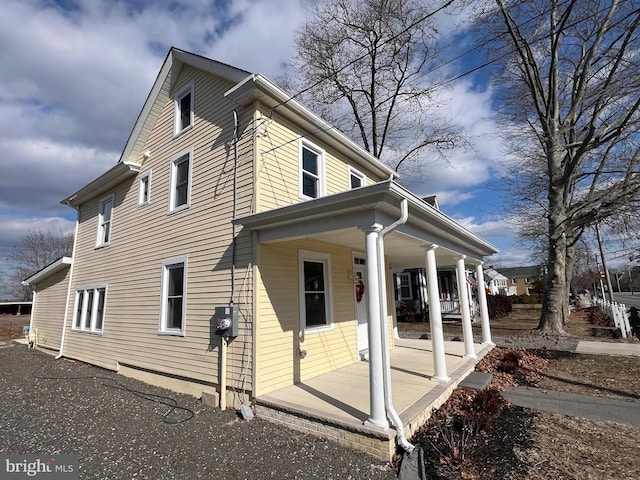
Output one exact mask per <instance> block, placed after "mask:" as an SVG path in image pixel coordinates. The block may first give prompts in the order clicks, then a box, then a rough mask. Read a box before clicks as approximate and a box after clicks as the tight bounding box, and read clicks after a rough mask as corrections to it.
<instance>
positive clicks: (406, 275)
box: [396, 272, 413, 300]
mask: <svg viewBox="0 0 640 480" xmlns="http://www.w3.org/2000/svg"><path fill="white" fill-rule="evenodd" d="M396 278H397V279H398V285H397V288H398V300H413V285H412V282H411V272H400V273H396ZM403 278H406V279H407V280H408V283H407V285H406V287H407V288H409V296H408V297H404V296H403V295H402V287H403V285H402V279H403Z"/></svg>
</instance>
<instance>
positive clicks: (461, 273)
mask: <svg viewBox="0 0 640 480" xmlns="http://www.w3.org/2000/svg"><path fill="white" fill-rule="evenodd" d="M465 258H467V257H466V256H465V255H462V256H461V257H460V258H458V261H457V262H456V278H457V280H458V299H459V300H460V315H461V316H462V339H463V340H464V356H465V357H466V358H476V352H475V350H474V348H473V329H472V328H471V311H470V309H469V289H468V288H467V272H466V268H465V265H464V259H465Z"/></svg>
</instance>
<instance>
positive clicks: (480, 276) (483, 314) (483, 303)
mask: <svg viewBox="0 0 640 480" xmlns="http://www.w3.org/2000/svg"><path fill="white" fill-rule="evenodd" d="M476 280H477V281H478V301H479V302H480V320H481V322H482V343H487V344H489V345H493V342H492V341H491V327H490V326H489V309H488V308H487V290H486V288H485V286H484V270H483V269H482V262H480V263H479V264H478V265H476Z"/></svg>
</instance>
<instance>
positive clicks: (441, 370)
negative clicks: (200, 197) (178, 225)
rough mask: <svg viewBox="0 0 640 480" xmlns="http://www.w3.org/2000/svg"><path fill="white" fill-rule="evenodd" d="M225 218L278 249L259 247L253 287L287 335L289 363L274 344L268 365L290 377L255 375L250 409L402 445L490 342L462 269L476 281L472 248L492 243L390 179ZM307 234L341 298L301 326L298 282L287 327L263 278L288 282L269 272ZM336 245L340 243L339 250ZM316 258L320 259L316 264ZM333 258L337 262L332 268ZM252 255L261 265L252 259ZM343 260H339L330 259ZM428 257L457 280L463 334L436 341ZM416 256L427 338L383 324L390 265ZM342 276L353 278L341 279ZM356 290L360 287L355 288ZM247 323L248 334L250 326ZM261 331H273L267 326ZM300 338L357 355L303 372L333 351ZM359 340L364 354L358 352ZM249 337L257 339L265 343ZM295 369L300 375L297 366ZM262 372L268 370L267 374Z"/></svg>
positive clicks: (435, 297)
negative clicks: (476, 338)
mask: <svg viewBox="0 0 640 480" xmlns="http://www.w3.org/2000/svg"><path fill="white" fill-rule="evenodd" d="M234 221H235V222H236V223H237V224H240V225H242V226H243V227H244V228H247V229H249V230H251V231H252V232H254V238H255V242H256V244H257V245H259V246H260V247H261V248H262V247H264V251H265V252H267V251H268V250H273V249H277V248H279V249H280V250H281V254H280V255H279V256H276V255H264V256H262V255H260V254H259V255H258V260H257V267H258V268H259V269H260V273H261V279H262V280H264V283H263V285H264V289H265V292H266V295H263V296H262V298H265V299H267V298H268V299H270V300H271V302H272V305H273V302H274V301H275V302H277V303H276V304H275V308H272V309H270V313H271V312H272V311H273V312H276V313H275V316H276V317H277V318H278V324H277V325H276V328H278V329H279V330H280V333H281V334H283V335H291V338H292V339H293V345H292V346H293V351H294V357H293V358H292V363H293V368H289V365H288V364H286V363H284V362H283V361H282V360H283V359H284V358H285V357H283V356H282V355H280V356H278V357H276V356H275V355H274V356H272V357H271V358H273V359H274V360H279V361H280V363H279V364H278V366H277V367H274V366H273V365H270V368H271V370H272V371H278V372H282V373H283V374H286V372H287V369H289V370H291V371H293V372H294V376H293V381H290V382H289V384H288V385H287V384H282V383H281V384H280V385H278V388H272V389H269V390H266V389H262V388H261V387H262V386H263V385H265V384H266V382H264V383H261V384H260V385H259V387H260V388H254V390H253V391H254V392H255V395H256V401H257V405H258V413H259V414H260V415H261V416H262V417H263V418H266V419H269V420H272V421H276V422H279V423H283V424H286V425H288V426H290V427H292V428H298V429H301V428H305V429H307V431H309V432H312V433H315V434H317V435H321V436H328V437H331V438H334V439H336V440H338V441H341V442H342V443H347V444H348V445H350V446H353V447H356V448H361V449H362V450H366V451H368V452H369V453H372V454H374V455H376V456H378V457H381V458H385V459H389V458H391V455H392V454H393V452H394V451H395V446H396V441H397V443H398V444H399V445H400V446H402V447H403V448H404V449H405V450H407V451H410V450H411V449H412V448H413V446H412V445H410V444H409V443H408V441H407V437H408V435H410V433H412V432H413V431H415V429H416V428H417V427H418V426H419V425H420V424H421V423H422V422H423V421H424V420H425V419H426V418H428V416H429V415H430V413H431V410H432V409H433V408H436V407H438V406H439V405H440V404H442V403H443V402H444V401H445V400H446V399H447V398H448V396H449V395H450V393H451V392H452V390H453V389H454V388H455V386H456V385H457V384H458V383H459V382H460V381H461V380H463V379H464V377H465V376H466V375H468V373H470V372H471V371H473V368H474V365H475V363H476V362H477V360H478V358H479V357H480V356H482V355H484V353H486V351H488V350H489V349H490V348H491V346H492V344H491V334H490V329H489V318H488V313H487V306H486V297H485V296H484V293H485V292H484V289H482V288H480V289H478V291H479V303H480V317H481V323H482V334H483V336H482V344H474V342H473V332H472V328H471V315H470V303H471V302H470V287H469V284H468V282H467V271H468V270H475V273H476V275H477V279H478V283H479V284H482V282H483V281H484V280H483V276H482V257H483V256H485V255H491V254H492V253H495V252H496V251H497V250H496V249H495V247H493V246H492V245H490V244H489V243H487V242H486V241H484V240H483V239H481V238H480V237H478V236H476V235H475V234H473V233H472V232H469V231H468V230H466V229H465V228H464V227H462V226H461V225H459V224H458V223H456V222H455V221H454V220H452V219H451V218H449V217H447V216H446V215H444V214H443V213H442V212H440V211H439V210H437V209H435V208H433V207H432V206H431V205H429V204H427V203H426V202H424V201H423V200H422V199H420V198H418V197H416V196H415V195H413V194H412V193H411V192H409V191H408V190H406V189H404V188H403V187H402V186H400V185H398V184H397V183H395V182H393V181H392V180H389V181H386V182H380V183H377V184H374V185H369V186H366V187H361V188H357V189H353V190H350V191H347V192H342V193H338V194H335V195H330V196H326V197H321V198H317V199H314V200H309V201H305V202H301V203H298V204H294V205H288V206H286V207H282V208H278V209H274V210H269V211H265V212H261V213H256V214H253V215H249V216H246V217H242V218H238V219H235V220H234ZM306 242H308V243H309V244H314V245H316V250H319V253H318V254H317V255H318V256H317V257H316V258H318V259H319V260H317V261H316V264H317V265H320V266H319V268H320V271H321V273H323V272H325V271H326V272H327V276H326V277H325V279H324V280H322V281H321V282H320V285H322V287H321V288H320V289H319V290H318V291H320V292H321V293H322V295H323V296H324V295H326V296H327V297H330V296H331V295H334V294H335V296H336V297H337V296H338V295H339V296H340V298H339V302H336V303H337V304H339V306H340V310H339V313H337V314H336V315H335V316H334V315H333V313H332V312H333V310H334V309H333V307H332V304H333V303H332V301H331V299H330V298H329V300H328V301H326V303H325V304H324V307H322V309H321V310H320V312H321V318H322V319H323V320H324V319H326V323H323V324H322V326H323V328H322V329H320V330H317V331H315V332H312V333H311V334H309V333H308V332H307V330H306V324H305V322H304V317H303V315H304V308H303V307H302V305H304V302H305V298H306V297H305V295H306V294H307V292H306V291H304V289H303V292H302V293H300V296H299V303H300V305H301V307H300V311H301V313H300V323H299V331H298V328H297V327H295V326H294V325H293V323H294V322H295V320H294V319H293V318H292V315H291V310H290V309H289V308H288V306H289V305H290V304H291V302H290V301H289V300H284V299H282V297H279V296H278V295H277V292H275V291H270V289H272V287H271V286H270V285H272V284H273V282H274V281H275V282H276V283H278V284H285V283H286V285H287V286H289V288H296V287H295V284H294V283H293V282H291V281H290V280H289V278H290V277H291V275H289V276H288V277H286V276H277V275H272V274H271V273H272V272H274V271H277V270H283V271H285V270H286V271H289V272H292V271H293V268H292V260H291V259H292V258H295V257H298V254H299V252H300V251H301V250H300V249H305V248H307V247H306ZM336 246H339V247H340V249H342V252H341V253H339V252H338V249H337V247H336ZM296 249H298V250H297V252H298V253H296ZM260 251H261V252H262V250H260ZM345 252H351V254H350V255H351V256H352V257H353V258H352V261H351V266H350V267H349V266H348V265H349V264H348V263H346V262H345V257H346V255H345ZM261 258H262V259H263V260H264V259H265V258H268V262H267V263H268V264H266V265H265V262H264V261H263V260H261ZM298 260H299V261H298V267H297V268H298V270H299V272H300V273H299V280H298V283H297V288H298V289H300V286H301V285H306V284H307V278H306V270H304V271H303V270H302V268H301V267H302V265H303V264H304V268H305V269H306V268H307V261H306V258H303V256H300V257H299V259H298ZM303 260H304V262H303ZM321 261H325V262H326V263H324V264H321ZM334 262H335V263H336V265H340V267H339V268H338V267H336V268H333V270H332V268H331V267H332V264H333V263H334ZM309 263H311V262H309ZM323 265H324V266H323ZM263 266H264V267H265V268H261V267H263ZM345 266H346V272H345V270H341V269H344V268H345ZM439 266H451V267H453V268H455V270H456V277H457V289H458V291H459V292H461V293H462V294H461V295H460V296H459V297H460V311H461V317H462V330H463V341H462V342H458V343H451V342H445V341H444V335H443V329H442V312H441V309H440V298H441V292H440V291H439V288H438V277H437V275H438V274H437V269H438V267H439ZM415 267H423V268H424V269H425V272H426V284H427V285H426V287H427V294H428V299H429V305H430V308H429V322H430V334H431V335H430V340H428V341H426V340H422V341H417V342H410V341H405V340H401V339H399V338H396V337H397V335H394V329H393V322H394V321H395V311H394V310H395V309H394V308H391V304H392V302H391V301H390V299H393V296H392V295H393V286H392V282H391V278H392V274H391V272H393V271H397V270H398V269H403V268H415ZM324 268H326V270H323V269H324ZM287 269H288V270H287ZM340 270H341V271H340ZM345 273H346V275H345ZM347 278H348V279H350V281H351V282H352V283H351V287H349V286H348V283H347V281H346V280H347ZM316 283H318V282H316ZM325 284H326V286H327V288H326V290H325V289H324V286H325ZM358 285H363V289H362V290H360V291H358ZM354 288H355V295H352V298H351V301H349V300H348V299H347V298H346V296H345V290H347V289H351V290H352V291H353V290H354ZM273 290H275V289H273ZM332 292H333V293H332ZM362 292H366V293H365V294H364V295H363V293H362ZM315 298H316V299H317V298H318V296H317V295H316V297H315ZM321 298H322V297H321ZM336 311H337V310H336ZM272 316H273V315H272ZM272 325H274V322H272V323H271V325H270V326H272ZM349 325H353V326H352V327H351V326H349ZM362 327H364V328H362ZM257 330H258V331H257V334H258V335H259V327H258V328H257ZM265 330H266V329H265ZM269 332H270V333H271V332H274V333H275V332H276V331H275V329H274V328H273V327H271V328H270V330H269ZM289 332H291V333H289ZM336 332H339V333H340V336H338V335H336ZM331 335H333V337H331ZM356 336H357V342H356ZM307 337H308V339H307ZM258 338H260V337H258ZM269 338H270V339H274V340H272V344H274V345H276V344H277V345H278V349H279V350H278V352H281V351H286V350H287V349H288V348H289V345H288V344H286V343H285V342H283V341H282V338H283V337H281V336H276V335H275V334H272V335H271V336H270V337H269ZM330 338H331V340H329V339H330ZM305 340H307V341H309V342H315V344H313V343H311V344H310V345H318V344H321V345H322V347H323V348H324V349H325V351H329V349H328V347H327V346H328V345H335V344H336V343H339V344H340V345H341V347H340V348H342V351H341V352H337V350H336V349H335V348H334V349H333V350H331V351H332V352H334V353H338V354H342V352H343V351H347V352H349V354H353V353H355V352H353V351H352V350H351V349H355V346H356V345H357V348H358V353H360V355H359V358H366V359H367V360H366V361H352V362H350V363H349V364H344V363H343V364H342V365H339V366H335V367H333V368H325V369H324V370H323V371H319V370H318V371H317V374H315V375H308V374H307V372H310V371H311V368H309V366H314V367H318V368H320V367H324V366H326V365H324V364H327V365H328V364H330V363H332V362H331V360H332V359H331V355H327V356H325V357H323V356H322V355H319V354H318V352H319V350H320V349H316V350H314V351H313V352H311V351H309V355H307V351H306V350H307V349H308V348H307V347H305V349H302V348H300V345H301V344H302V342H305ZM257 341H259V340H257ZM305 344H306V343H305ZM260 345H262V344H260ZM363 345H364V346H365V349H366V355H362V352H363V351H364V349H363ZM342 346H343V347H342ZM260 348H261V349H262V350H261V351H267V348H266V347H264V348H263V347H262V346H260ZM269 351H270V352H273V351H276V350H275V348H274V349H271V350H269ZM343 358H344V355H343ZM354 359H355V358H354ZM258 361H259V360H258ZM313 362H316V363H313ZM303 367H304V371H303V370H302V368H303ZM276 368H278V369H279V370H276ZM265 371H266V370H265ZM301 371H303V374H302V375H300V374H299V373H300V372H301ZM260 372H261V371H260V366H258V369H257V371H256V375H255V377H256V379H258V380H260V375H261V373H260ZM273 378H274V377H273V374H272V377H271V380H272V379H273ZM281 378H282V377H281ZM254 381H256V380H255V379H254ZM272 384H273V380H272ZM396 390H397V391H396ZM391 427H393V429H391ZM340 439H342V440H340Z"/></svg>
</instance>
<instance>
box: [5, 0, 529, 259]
mask: <svg viewBox="0 0 640 480" xmlns="http://www.w3.org/2000/svg"><path fill="white" fill-rule="evenodd" d="M306 3H307V1H306V0H278V1H277V2H275V1H274V0H188V1H186V0H185V1H183V0H158V1H146V0H2V9H1V14H0V62H2V65H3V67H2V68H1V69H0V155H1V156H2V166H3V169H2V174H1V175H0V268H2V266H3V265H2V262H4V260H5V259H6V255H7V252H8V251H9V250H10V249H11V246H12V245H15V244H16V243H17V242H19V241H20V239H21V238H22V237H23V236H24V235H25V233H26V232H27V231H28V230H29V229H34V228H40V229H41V230H43V231H47V230H50V231H52V232H54V233H57V232H60V231H65V230H68V229H71V228H72V227H73V223H74V220H75V211H74V210H72V209H71V208H69V207H66V206H62V205H61V204H60V200H61V199H62V198H64V197H65V196H67V195H68V194H70V193H72V192H74V191H75V190H77V189H78V188H79V187H81V186H83V185H84V184H86V183H87V182H89V181H90V180H92V179H93V178H95V177H96V176H98V175H99V174H100V173H102V172H104V171H105V170H107V169H108V168H110V167H111V166H112V165H113V164H114V163H115V162H116V161H117V160H118V158H119V156H120V153H121V151H122V149H123V147H124V144H125V142H126V140H127V137H128V135H129V133H130V130H131V128H132V126H133V123H134V122H135V120H136V118H137V116H138V113H139V111H140V109H141V107H142V105H143V102H144V101H145V99H146V96H147V94H148V92H149V90H150V88H151V86H152V83H153V81H154V79H155V77H156V75H157V73H158V70H159V68H160V66H161V64H162V62H163V60H164V58H165V56H166V53H167V51H168V49H169V47H170V46H176V47H178V48H181V49H184V50H188V51H192V52H195V53H199V54H202V55H205V56H208V57H210V58H213V59H216V60H220V61H222V62H226V63H229V64H232V65H234V66H237V67H240V68H242V69H245V70H248V71H251V72H259V73H262V74H264V75H266V76H267V77H269V78H274V77H277V76H279V75H281V74H283V73H284V72H285V69H286V68H287V61H288V59H289V58H290V57H291V56H292V54H293V53H294V51H293V36H294V32H295V30H296V29H297V28H298V27H299V26H301V25H302V24H303V23H304V21H305V19H306V17H307V15H308V10H307V6H306ZM460 68H464V66H460ZM451 73H455V72H451ZM450 87H451V90H450V92H448V93H447V94H445V95H444V96H443V98H442V99H443V100H444V101H445V102H446V112H447V115H448V116H450V117H453V119H454V121H455V122H456V123H458V124H459V125H461V126H463V127H464V128H465V129H466V130H467V131H468V132H469V133H470V135H471V138H472V140H473V143H474V149H473V150H467V151H464V152H463V151H459V152H452V153H451V156H450V158H449V164H448V165H445V164H444V163H434V164H432V165H431V166H430V167H429V169H428V175H427V176H426V177H425V178H424V179H420V180H418V181H414V182H412V183H411V184H408V186H409V187H410V188H411V189H412V190H413V191H415V192H416V193H418V194H424V195H428V194H437V195H438V198H439V201H440V205H441V208H442V210H443V211H444V212H445V213H447V214H448V215H450V216H452V217H454V218H456V219H457V220H459V221H460V222H461V223H462V224H464V225H465V226H467V227H468V228H470V229H471V230H473V231H474V232H476V233H478V234H479V235H481V236H483V237H485V238H486V239H487V240H489V241H490V242H492V243H493V244H494V245H496V246H498V247H499V248H500V249H501V250H502V252H501V254H499V255H498V256H497V258H495V259H493V261H495V262H496V264H500V265H503V266H510V265H520V264H526V263H527V262H528V261H529V259H528V257H527V255H523V254H522V253H521V252H520V251H519V250H518V249H516V248H515V247H513V246H512V234H511V233H510V228H509V224H508V222H506V221H505V219H504V218H503V215H504V212H503V211H501V208H500V199H499V194H498V193H497V192H496V191H494V190H491V189H487V182H488V181H490V179H491V178H492V177H494V176H495V169H496V165H497V163H498V159H499V158H500V151H499V148H498V143H499V142H498V141H497V138H496V130H497V129H496V127H495V124H494V123H493V120H492V118H493V113H494V112H493V111H492V108H493V107H492V102H491V92H490V91H489V90H488V89H486V88H478V84H477V81H474V79H473V78H470V77H465V78H464V79H462V80H460V81H458V82H456V83H452V84H451V85H450Z"/></svg>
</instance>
